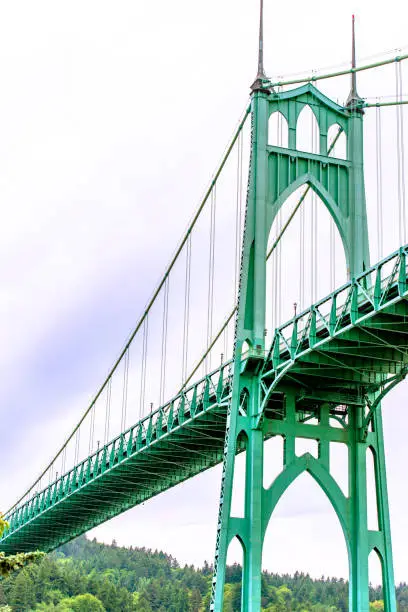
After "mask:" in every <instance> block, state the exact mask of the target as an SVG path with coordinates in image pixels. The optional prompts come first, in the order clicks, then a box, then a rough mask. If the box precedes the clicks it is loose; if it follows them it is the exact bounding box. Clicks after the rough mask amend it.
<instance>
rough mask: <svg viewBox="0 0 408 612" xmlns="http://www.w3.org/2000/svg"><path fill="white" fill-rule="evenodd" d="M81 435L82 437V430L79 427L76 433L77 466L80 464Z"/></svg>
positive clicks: (75, 460) (75, 459)
mask: <svg viewBox="0 0 408 612" xmlns="http://www.w3.org/2000/svg"><path fill="white" fill-rule="evenodd" d="M80 435H81V428H80V427H79V428H78V429H77V431H76V434H75V457H74V462H75V464H77V463H78V460H79V442H80Z"/></svg>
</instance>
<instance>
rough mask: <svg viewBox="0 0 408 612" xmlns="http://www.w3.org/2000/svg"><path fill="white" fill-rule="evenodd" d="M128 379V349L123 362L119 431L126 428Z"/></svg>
mask: <svg viewBox="0 0 408 612" xmlns="http://www.w3.org/2000/svg"><path fill="white" fill-rule="evenodd" d="M128 380H129V349H128V350H127V351H126V353H125V359H124V363H123V389H122V418H121V424H120V425H121V429H120V430H121V432H123V431H124V430H125V428H126V408H127V396H128Z"/></svg>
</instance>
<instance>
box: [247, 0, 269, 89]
mask: <svg viewBox="0 0 408 612" xmlns="http://www.w3.org/2000/svg"><path fill="white" fill-rule="evenodd" d="M265 80H267V78H266V75H265V70H264V65H263V0H260V11H259V39H258V72H257V75H256V79H255V81H254V82H253V84H252V85H251V90H252V91H260V90H265V91H267V90H266V89H265V86H264V85H263V82H264V81H265Z"/></svg>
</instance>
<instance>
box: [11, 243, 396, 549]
mask: <svg viewBox="0 0 408 612" xmlns="http://www.w3.org/2000/svg"><path fill="white" fill-rule="evenodd" d="M407 252H408V246H405V247H403V248H401V249H400V250H399V251H397V252H395V253H393V254H392V255H390V256H389V257H387V258H385V259H384V260H382V261H380V262H379V263H378V264H376V265H375V266H373V267H372V268H370V269H369V270H367V271H366V272H364V273H363V274H361V275H359V276H357V277H356V278H355V279H353V280H351V281H350V282H349V283H346V284H345V285H343V286H342V287H340V288H339V289H337V290H336V291H334V292H333V293H332V294H330V295H329V296H327V297H326V298H324V299H323V300H320V301H319V302H317V303H316V304H313V305H312V306H311V307H310V308H309V309H307V310H305V311H304V312H302V313H300V314H299V315H297V316H296V317H294V318H293V319H292V320H291V321H289V322H287V323H285V324H284V325H282V326H280V327H279V328H277V329H276V331H275V336H274V339H273V342H272V344H271V347H270V349H269V351H268V352H267V353H266V354H265V355H263V356H262V359H261V361H260V360H259V355H258V354H257V355H255V354H254V355H253V354H252V352H251V351H249V352H247V353H246V354H245V355H243V358H242V363H241V371H242V372H244V373H245V371H246V370H247V369H249V368H253V367H257V368H259V378H260V381H261V385H260V388H261V394H262V413H261V414H260V416H259V424H261V422H262V421H263V419H265V420H266V421H267V420H273V421H274V422H275V421H279V419H282V415H283V414H284V411H285V407H284V403H283V400H282V398H283V396H284V393H285V389H286V387H287V386H288V385H289V386H290V387H291V388H293V387H297V388H298V389H299V402H298V408H297V410H298V411H299V414H298V421H299V423H301V422H303V423H304V425H303V426H302V427H301V428H300V429H299V431H300V432H301V433H300V434H299V435H302V432H303V434H304V436H305V437H308V436H309V435H310V434H309V429H308V426H307V420H308V419H309V418H312V417H313V414H314V410H315V406H316V405H317V404H318V403H319V402H320V403H323V402H324V403H329V404H330V407H331V408H330V410H331V415H332V416H333V418H337V419H341V418H342V417H341V415H342V405H343V404H346V403H350V402H351V403H356V404H358V403H360V404H362V403H364V394H365V393H375V392H378V393H379V394H380V395H381V397H382V395H383V394H384V393H383V392H384V390H385V389H386V388H392V387H393V381H395V380H397V381H398V380H400V379H401V378H402V377H403V376H404V375H405V372H406V369H407V366H408V343H407V341H406V337H407V336H406V334H408V301H407V298H408V283H407V265H406V254H407ZM390 270H391V272H390ZM255 357H256V359H255ZM230 366H231V362H226V363H224V364H223V365H222V366H220V367H219V368H217V369H216V370H214V371H213V372H211V373H210V374H208V375H207V376H205V377H204V378H202V379H201V380H199V381H198V382H196V383H195V384H193V385H191V386H190V387H189V388H187V389H183V390H182V391H181V392H180V393H179V394H178V395H177V396H176V397H175V398H173V399H172V400H171V401H170V402H167V403H166V404H164V405H163V406H161V407H160V408H159V409H157V410H155V411H154V412H152V413H151V414H150V415H149V416H147V417H145V418H143V419H142V420H141V421H139V422H138V423H136V424H135V425H133V426H132V427H130V428H129V429H127V430H126V431H124V432H123V433H122V434H121V435H120V436H117V437H116V438H114V439H113V440H111V441H110V442H108V443H107V444H106V445H104V446H103V447H101V448H100V449H99V450H98V451H97V452H95V453H93V454H92V455H90V456H89V457H88V458H87V459H85V460H84V461H81V462H80V463H79V464H78V465H76V466H75V467H74V468H72V469H71V470H70V471H69V472H67V473H65V474H63V475H61V476H60V477H59V478H57V479H56V480H55V481H54V482H52V483H50V484H49V486H47V487H45V488H43V489H42V490H41V491H38V492H37V493H36V494H35V495H33V496H32V497H31V498H30V499H29V500H28V501H26V502H24V503H22V504H20V505H18V506H16V507H15V508H14V509H13V510H12V512H10V513H9V514H8V516H7V517H6V518H7V520H8V521H9V522H10V528H9V529H8V531H7V532H6V533H5V534H4V536H3V537H2V539H1V540H0V545H1V548H2V550H4V551H5V552H8V553H13V552H18V551H27V550H33V549H36V548H39V549H42V550H46V551H49V550H52V549H53V548H55V547H57V546H59V545H60V544H62V543H64V542H67V541H69V540H70V539H72V538H74V537H76V536H77V535H79V534H81V533H83V532H85V531H87V530H89V529H91V528H93V527H95V526H96V525H99V524H101V523H103V522H104V521H106V520H109V519H110V518H112V517H114V516H117V515H118V514H120V513H121V512H124V511H125V510H127V509H129V508H131V507H133V506H136V505H138V504H140V503H142V502H144V501H146V500H147V499H150V498H151V497H153V496H155V495H157V494H159V493H161V492H162V491H165V490H167V489H169V488H171V487H173V486H174V485H176V484H179V483H181V482H183V481H184V480H186V479H188V478H191V477H193V476H195V475H197V474H199V473H200V472H202V471H204V470H206V469H208V468H210V467H212V466H214V465H216V464H217V463H219V462H221V461H222V458H223V447H224V435H225V427H226V417H227V407H228V403H229V401H230V397H231V383H232V380H231V368H230ZM398 377H399V378H398ZM387 382H389V384H388V385H387ZM241 408H242V409H241V413H240V418H242V419H246V418H247V416H246V412H245V411H246V407H245V401H244V399H243V402H242V407H241ZM371 408H372V406H371ZM368 426H369V423H368V422H367V423H365V429H366V432H367V429H368ZM282 427H284V425H283V424H282ZM278 429H279V427H278ZM276 431H277V429H276V427H275V428H274V432H275V435H276ZM282 431H283V430H282ZM264 433H265V435H266V436H267V435H268V427H267V426H266V429H265V432H264ZM335 435H340V434H335ZM239 450H242V449H240V448H238V451H239Z"/></svg>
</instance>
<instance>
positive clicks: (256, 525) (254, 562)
mask: <svg viewBox="0 0 408 612" xmlns="http://www.w3.org/2000/svg"><path fill="white" fill-rule="evenodd" d="M262 487H263V432H262V430H260V429H251V430H250V431H249V432H248V446H247V457H246V489H245V523H246V530H245V531H246V533H247V541H246V542H245V551H244V571H243V576H242V579H243V588H242V603H241V610H242V612H260V610H261V581H262V546H263V534H262V490H263V488H262Z"/></svg>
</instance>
